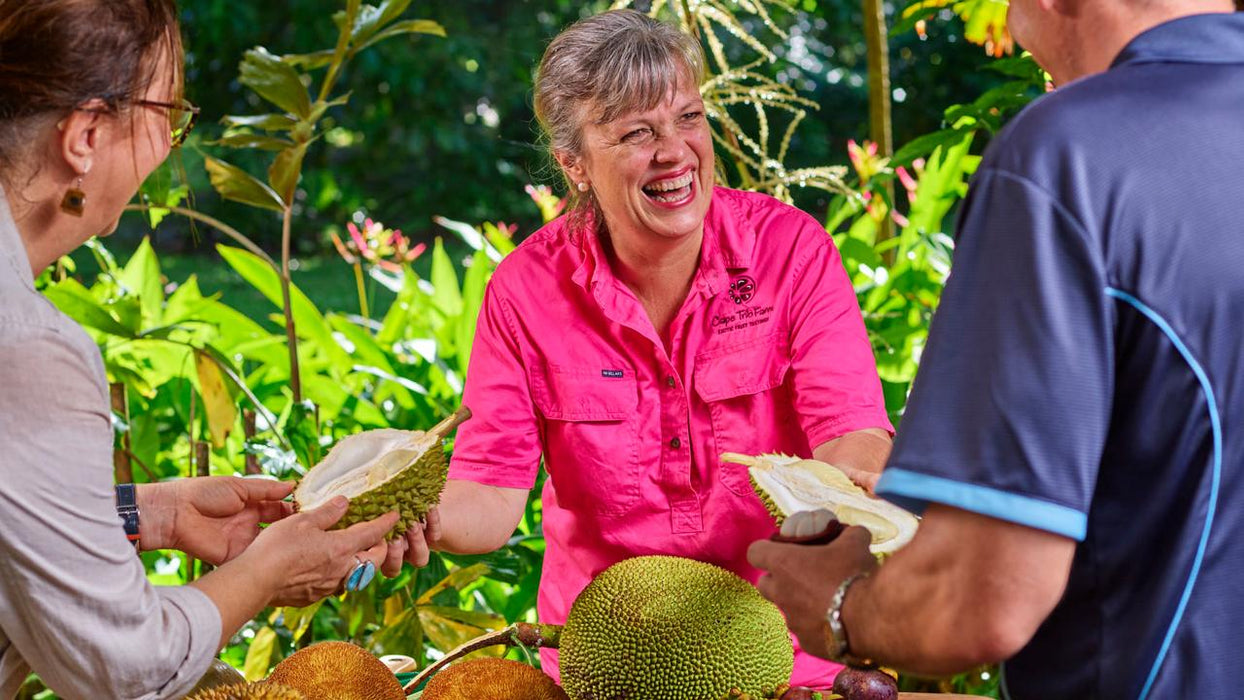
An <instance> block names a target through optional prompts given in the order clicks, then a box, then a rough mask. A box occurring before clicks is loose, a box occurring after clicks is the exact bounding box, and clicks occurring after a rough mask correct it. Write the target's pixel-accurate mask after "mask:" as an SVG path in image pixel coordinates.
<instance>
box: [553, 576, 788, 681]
mask: <svg viewBox="0 0 1244 700" xmlns="http://www.w3.org/2000/svg"><path fill="white" fill-rule="evenodd" d="M560 646H561V675H562V687H563V688H565V689H566V692H567V693H568V694H569V695H570V697H571V698H574V699H575V700H623V699H629V698H645V699H646V700H688V699H689V698H694V699H697V700H698V699H705V700H711V699H716V698H721V697H723V696H725V695H726V693H728V692H730V691H731V690H732V689H736V688H737V689H738V690H739V691H740V692H743V693H749V694H752V695H757V696H761V695H763V694H764V693H765V692H766V691H769V692H772V690H773V689H775V688H777V687H778V686H779V685H781V684H785V683H789V682H790V674H791V670H792V668H793V666H794V649H793V648H792V646H791V642H790V637H789V635H788V633H787V631H786V622H785V620H784V619H783V618H782V614H781V612H779V611H778V609H777V608H776V607H775V606H774V605H773V604H772V603H770V602H769V601H767V600H765V599H764V598H763V597H761V595H760V593H759V592H758V591H757V590H756V588H755V587H754V586H752V585H751V584H749V583H747V582H746V581H744V580H743V579H741V578H739V577H738V576H735V575H734V574H732V573H730V572H728V571H726V570H724V569H721V568H718V567H716V566H713V565H711V564H705V563H702V562H698V561H694V560H691V559H683V558H679V557H666V556H650V557H636V558H634V559H627V560H625V561H622V562H619V563H618V564H615V565H613V566H612V567H610V568H608V569H606V570H605V571H604V572H602V573H601V574H600V575H599V576H597V577H596V578H595V579H593V581H592V582H591V583H590V584H588V586H587V588H585V589H584V590H583V592H582V593H581V594H579V597H578V598H576V599H575V602H574V605H573V606H572V607H571V609H570V614H569V616H568V617H567V620H566V625H565V627H564V628H563V629H562V635H561V644H560Z"/></svg>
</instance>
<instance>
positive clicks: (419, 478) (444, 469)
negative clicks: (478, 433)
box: [333, 444, 449, 539]
mask: <svg viewBox="0 0 1244 700" xmlns="http://www.w3.org/2000/svg"><path fill="white" fill-rule="evenodd" d="M448 474H449V460H448V459H447V458H446V457H445V450H444V449H443V448H441V446H440V445H439V444H438V445H436V446H435V447H432V448H431V449H429V450H428V451H427V452H425V453H424V454H423V455H422V456H421V457H419V459H418V460H417V461H416V462H415V463H414V464H412V465H410V466H409V467H407V468H406V469H405V470H403V471H402V473H400V474H398V475H397V476H395V477H393V478H392V479H390V480H389V481H387V482H385V483H384V484H383V485H381V486H379V487H377V488H375V489H372V490H371V491H368V492H367V493H364V494H361V495H359V496H355V497H354V498H353V499H351V500H350V507H349V508H347V509H346V514H345V515H344V516H342V518H341V520H339V521H337V524H336V525H334V526H333V529H335V530H340V529H342V528H347V527H350V526H351V525H354V524H355V523H361V522H365V521H367V520H374V519H375V518H378V517H380V516H382V515H384V514H385V513H388V512H390V511H394V510H396V511H398V512H400V513H401V515H402V517H401V518H400V519H399V520H398V521H397V524H396V525H394V526H393V529H392V530H389V534H388V535H387V536H386V537H387V538H388V539H394V538H397V537H401V536H402V535H404V534H406V530H407V529H409V528H410V527H411V526H412V525H413V524H414V523H416V522H418V521H420V520H423V518H424V516H426V515H427V514H428V511H429V510H431V509H432V507H433V506H435V505H436V504H437V503H440V499H441V491H442V490H444V488H445V480H446V477H447V476H448Z"/></svg>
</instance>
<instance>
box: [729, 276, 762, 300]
mask: <svg viewBox="0 0 1244 700" xmlns="http://www.w3.org/2000/svg"><path fill="white" fill-rule="evenodd" d="M754 296H756V280H754V279H752V278H751V277H739V278H737V279H735V280H734V281H733V282H731V283H730V298H731V299H733V300H734V303H736V304H746V303H747V302H749V301H751V300H752V297H754Z"/></svg>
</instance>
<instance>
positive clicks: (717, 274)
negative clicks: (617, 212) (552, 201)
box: [571, 187, 756, 294]
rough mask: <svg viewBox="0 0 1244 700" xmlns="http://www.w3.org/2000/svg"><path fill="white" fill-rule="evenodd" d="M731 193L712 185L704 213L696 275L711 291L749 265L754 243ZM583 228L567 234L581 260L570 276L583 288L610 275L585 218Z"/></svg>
mask: <svg viewBox="0 0 1244 700" xmlns="http://www.w3.org/2000/svg"><path fill="white" fill-rule="evenodd" d="M733 195H734V192H733V191H732V190H727V189H725V188H721V187H717V188H714V190H713V200H712V202H710V203H709V206H708V214H707V215H706V216H705V217H704V242H703V244H702V247H701V254H700V266H699V269H698V270H697V271H696V275H697V277H698V278H699V279H702V280H703V281H704V282H705V284H707V285H708V289H709V292H710V293H712V294H716V293H718V292H720V291H722V290H723V289H725V288H726V287H727V286H729V284H730V282H729V280H730V273H731V271H734V270H746V269H747V268H749V267H750V266H751V264H752V252H753V250H754V248H755V246H756V229H755V228H754V227H753V226H752V225H751V223H750V222H748V221H746V220H745V219H744V218H743V217H742V216H741V215H740V212H739V211H738V208H737V205H736V203H735V202H734V196H733ZM584 228H585V229H587V231H590V233H586V232H585V233H582V234H581V235H574V233H572V234H571V237H572V240H574V239H578V240H577V243H578V244H579V248H580V250H581V251H582V252H583V261H582V262H581V263H580V264H579V267H578V269H576V270H575V272H574V275H573V277H572V279H573V280H574V282H575V283H577V284H578V285H579V286H581V287H583V288H584V289H591V288H592V287H594V286H596V285H599V284H602V283H605V282H607V281H611V280H612V279H614V277H613V271H612V270H611V269H610V268H609V262H608V260H607V259H606V257H605V253H604V248H603V247H602V246H601V244H600V239H599V238H598V237H597V236H596V233H595V225H594V224H593V223H592V222H591V220H590V219H589V220H588V221H587V223H586V225H585V226H584Z"/></svg>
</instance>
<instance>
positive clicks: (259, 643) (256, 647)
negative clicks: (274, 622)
mask: <svg viewBox="0 0 1244 700" xmlns="http://www.w3.org/2000/svg"><path fill="white" fill-rule="evenodd" d="M276 646H277V636H276V630H274V629H272V628H271V627H267V626H264V627H263V628H261V629H260V630H259V631H258V632H256V633H255V636H254V638H252V639H251V644H250V648H249V649H247V650H246V663H245V664H244V665H243V666H242V675H243V676H246V680H248V681H261V680H263V679H264V678H267V677H268V668H269V667H271V666H272V653H273V652H274V651H276Z"/></svg>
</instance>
